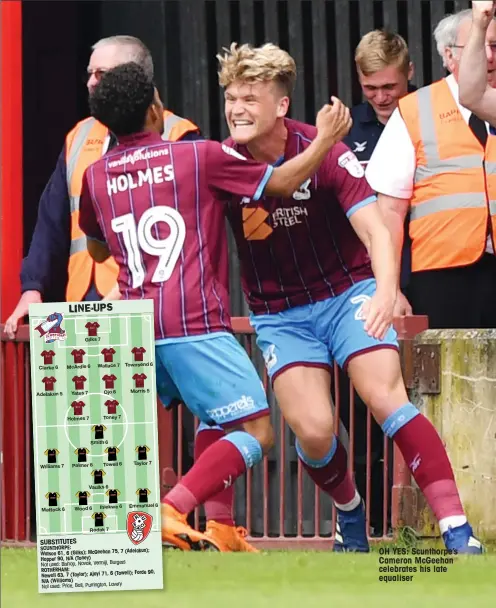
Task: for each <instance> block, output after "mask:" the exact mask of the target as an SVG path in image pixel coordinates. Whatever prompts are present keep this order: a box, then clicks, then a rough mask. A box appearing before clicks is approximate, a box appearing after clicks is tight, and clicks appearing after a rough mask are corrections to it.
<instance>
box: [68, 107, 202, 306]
mask: <svg viewBox="0 0 496 608" xmlns="http://www.w3.org/2000/svg"><path fill="white" fill-rule="evenodd" d="M197 131H198V127H197V126H196V125H194V124H193V123H192V122H190V121H189V120H186V119H185V118H181V117H180V116H176V115H175V114H173V113H172V112H169V111H168V110H165V111H164V132H163V135H162V138H163V139H165V140H170V141H177V140H178V139H181V137H183V136H184V135H185V134H186V133H191V132H197ZM107 136H108V129H107V127H104V126H103V125H102V124H101V123H100V122H98V121H97V120H95V119H94V118H86V119H85V120H82V121H81V122H79V123H78V124H77V125H76V126H75V127H74V129H72V131H71V132H70V133H69V134H68V135H67V138H66V166H67V191H68V192H69V199H70V203H71V248H70V254H69V271H68V275H69V280H68V283H67V291H66V299H67V301H68V302H80V301H81V300H82V299H83V298H84V296H85V295H86V293H87V292H88V290H89V288H90V286H91V282H92V280H93V281H94V283H95V287H96V289H97V291H98V293H99V294H100V295H101V296H102V297H103V296H105V295H106V294H107V293H108V292H109V291H110V290H111V289H112V288H113V287H114V285H115V284H116V282H117V274H118V268H117V264H116V263H115V261H114V260H113V258H109V259H108V260H106V261H105V262H103V264H96V263H95V261H94V260H93V258H92V257H91V256H90V254H89V253H88V250H87V247H86V236H85V235H84V233H83V232H82V230H81V229H80V228H79V199H80V196H81V187H82V180H83V175H84V172H85V170H86V168H87V167H88V166H89V165H91V164H92V163H94V162H95V161H96V160H98V159H99V158H101V156H102V155H103V147H104V144H105V140H106V138H107Z"/></svg>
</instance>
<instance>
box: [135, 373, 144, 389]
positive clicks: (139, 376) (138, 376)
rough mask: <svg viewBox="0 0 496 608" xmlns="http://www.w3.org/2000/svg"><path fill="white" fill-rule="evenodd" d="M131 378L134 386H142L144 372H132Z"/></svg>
mask: <svg viewBox="0 0 496 608" xmlns="http://www.w3.org/2000/svg"><path fill="white" fill-rule="evenodd" d="M133 380H134V382H135V385H136V388H144V386H145V380H146V375H145V374H134V376H133Z"/></svg>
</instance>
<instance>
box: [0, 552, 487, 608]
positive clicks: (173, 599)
mask: <svg viewBox="0 0 496 608" xmlns="http://www.w3.org/2000/svg"><path fill="white" fill-rule="evenodd" d="M1 558H2V563H1V569H2V573H1V574H2V576H1V605H2V608H33V607H34V608H38V607H40V608H44V607H45V606H46V607H47V608H83V607H84V608H108V606H109V605H117V606H118V608H135V607H136V608H138V607H139V608H143V607H144V606H146V608H158V607H160V608H169V607H170V608H189V607H195V608H204V607H212V608H224V607H226V608H245V607H246V608H248V607H249V608H265V607H281V608H282V607H284V608H293V607H294V608H314V607H318V608H328V607H329V608H341V607H343V608H349V607H354V606H357V607H363V608H376V607H377V608H388V607H389V606H391V607H394V608H410V607H412V608H413V607H415V608H425V607H427V608H429V607H431V606H432V607H435V608H441V607H442V606H443V603H444V602H446V604H445V605H446V606H449V608H458V607H461V606H463V607H464V608H466V607H467V605H468V602H470V604H471V605H473V606H474V607H475V606H476V607H477V608H486V607H487V608H489V607H494V606H496V555H494V554H489V555H484V556H481V557H458V558H456V563H455V564H454V565H452V566H448V572H447V573H432V572H431V573H430V574H415V575H414V579H413V581H412V582H400V583H398V582H395V583H380V582H379V581H378V578H379V554H378V553H377V552H375V553H371V554H369V555H353V554H347V555H343V554H332V553H327V552H326V553H320V552H315V553H303V552H270V553H264V554H260V555H256V554H232V553H231V554H217V553H203V554H201V553H180V552H172V553H171V552H169V553H167V554H166V555H165V556H164V581H165V590H164V591H144V592H139V591H134V592H129V591H127V592H121V591H115V592H103V593H102V592H92V593H91V595H90V594H88V593H83V594H81V593H71V594H46V595H39V594H38V592H37V588H38V584H37V571H36V553H35V550H34V549H29V550H24V549H3V550H2V553H1ZM143 565H145V564H143ZM109 593H110V596H109ZM109 603H111V604H109Z"/></svg>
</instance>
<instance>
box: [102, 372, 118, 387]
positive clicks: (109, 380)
mask: <svg viewBox="0 0 496 608" xmlns="http://www.w3.org/2000/svg"><path fill="white" fill-rule="evenodd" d="M102 380H103V381H104V382H105V388H114V382H115V381H116V380H117V376H114V374H105V376H103V378H102Z"/></svg>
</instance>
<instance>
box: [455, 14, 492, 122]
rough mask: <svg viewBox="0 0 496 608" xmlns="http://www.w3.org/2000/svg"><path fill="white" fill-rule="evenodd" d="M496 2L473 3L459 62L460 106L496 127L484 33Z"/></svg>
mask: <svg viewBox="0 0 496 608" xmlns="http://www.w3.org/2000/svg"><path fill="white" fill-rule="evenodd" d="M495 8H496V2H473V3H472V27H471V29H470V35H469V39H468V41H467V44H466V45H465V48H464V49H463V53H462V57H461V60H460V74H459V85H460V103H461V104H462V105H463V106H465V107H466V108H468V109H469V110H472V112H474V114H476V115H477V116H478V117H479V118H481V119H482V120H487V121H488V122H490V123H491V124H493V125H496V90H495V89H493V88H492V87H490V86H489V84H488V82H487V56H486V32H487V28H488V27H489V24H490V23H491V21H492V20H493V19H494V11H495Z"/></svg>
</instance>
